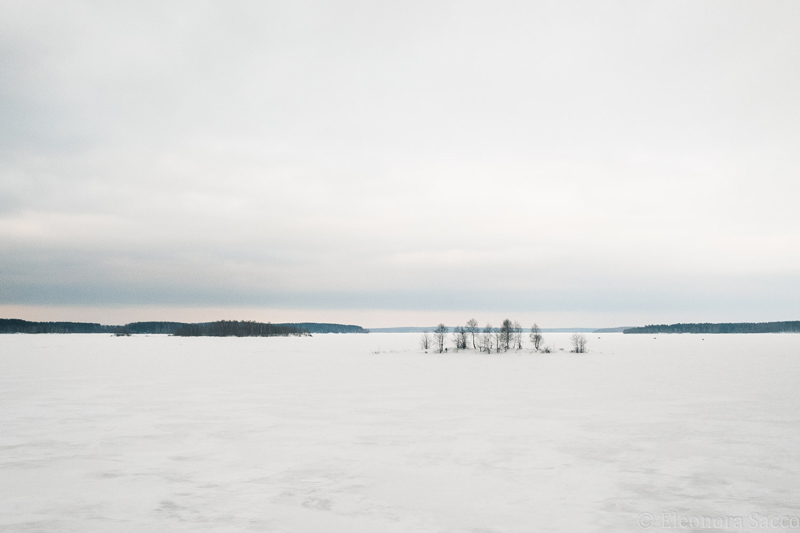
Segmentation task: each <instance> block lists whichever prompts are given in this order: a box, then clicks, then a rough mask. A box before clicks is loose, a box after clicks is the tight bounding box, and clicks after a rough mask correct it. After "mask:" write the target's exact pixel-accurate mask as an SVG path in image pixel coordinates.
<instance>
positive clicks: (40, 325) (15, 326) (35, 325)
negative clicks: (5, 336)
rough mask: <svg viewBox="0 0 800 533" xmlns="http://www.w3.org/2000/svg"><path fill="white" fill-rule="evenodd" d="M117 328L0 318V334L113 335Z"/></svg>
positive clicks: (91, 324)
mask: <svg viewBox="0 0 800 533" xmlns="http://www.w3.org/2000/svg"><path fill="white" fill-rule="evenodd" d="M118 328H119V326H104V325H102V324H93V323H89V322H29V321H27V320H20V319H18V318H0V333H114V332H115V331H116V330H117V329H118Z"/></svg>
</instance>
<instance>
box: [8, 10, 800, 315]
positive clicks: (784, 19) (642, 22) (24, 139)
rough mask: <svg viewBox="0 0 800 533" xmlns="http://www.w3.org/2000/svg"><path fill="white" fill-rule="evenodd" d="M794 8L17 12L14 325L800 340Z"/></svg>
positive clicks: (12, 83)
mask: <svg viewBox="0 0 800 533" xmlns="http://www.w3.org/2000/svg"><path fill="white" fill-rule="evenodd" d="M798 95H800V2H797V1H794V0H790V1H771V2H757V1H750V2H744V1H730V0H724V1H711V0H705V1H702V2H698V1H696V0H691V1H648V2H642V1H640V0H632V1H627V2H620V1H605V2H596V1H583V2H574V1H572V2H570V1H563V0H558V1H552V2H531V1H525V2H522V1H520V2H501V1H491V2H489V1H485V2H469V1H457V2H456V1H453V2H444V1H442V2H437V1H431V0H426V1H421V2H408V1H403V2H374V1H363V2H351V1H337V2H321V1H305V2H304V1H296V0H292V1H280V2H278V1H274V2H269V1H263V2H262V1H260V2H200V1H196V0H192V1H186V2H164V1H154V2H142V1H135V2H133V1H131V2H73V1H51V2H36V1H31V0H25V1H5V0H0V315H3V316H7V317H10V316H14V317H18V318H27V319H32V320H40V319H77V320H92V321H97V322H104V323H120V322H126V321H132V320H142V319H172V320H213V319H220V318H238V319H257V320H265V321H266V320H271V321H273V322H281V321H291V320H308V321H334V322H348V323H358V324H361V325H364V326H368V327H369V326H373V327H377V326H391V325H397V326H399V325H428V324H435V323H437V322H439V321H440V320H442V321H445V322H447V323H449V324H451V325H452V324H456V323H458V322H461V323H463V322H464V321H466V320H467V319H468V318H470V317H471V316H475V317H476V318H478V320H479V321H481V322H486V321H492V322H494V323H498V322H499V321H500V320H502V318H503V317H505V316H510V317H511V318H512V319H517V320H520V321H522V322H525V323H526V324H527V322H529V321H533V320H536V321H538V322H539V323H540V325H542V326H543V327H560V326H597V327H601V326H621V325H642V324H646V323H653V322H677V321H765V320H797V319H800V215H799V214H798V207H797V203H798V193H800V172H798V170H799V169H800V98H798Z"/></svg>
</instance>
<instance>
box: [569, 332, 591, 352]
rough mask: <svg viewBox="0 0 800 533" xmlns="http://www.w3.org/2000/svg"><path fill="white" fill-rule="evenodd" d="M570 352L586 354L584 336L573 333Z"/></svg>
mask: <svg viewBox="0 0 800 533" xmlns="http://www.w3.org/2000/svg"><path fill="white" fill-rule="evenodd" d="M570 340H572V351H573V352H575V353H586V342H587V341H586V336H584V335H582V334H580V333H574V334H573V335H572V337H570Z"/></svg>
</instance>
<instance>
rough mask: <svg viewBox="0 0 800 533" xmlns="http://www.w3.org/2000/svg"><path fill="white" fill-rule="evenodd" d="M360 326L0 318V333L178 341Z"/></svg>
mask: <svg viewBox="0 0 800 533" xmlns="http://www.w3.org/2000/svg"><path fill="white" fill-rule="evenodd" d="M368 332H369V330H366V329H364V328H362V327H361V326H354V325H346V324H327V323H317V322H299V323H285V324H272V323H269V322H266V323H265V322H255V321H250V320H218V321H215V322H201V323H187V322H163V321H151V322H131V323H129V324H125V325H121V326H114V325H103V324H96V323H92V322H32V321H28V320H22V319H19V318H0V334H3V333H31V334H39V333H109V334H113V335H121V336H122V335H126V336H127V335H142V334H151V335H176V336H182V337H198V336H202V337H206V336H209V337H273V336H285V335H308V334H313V333H368Z"/></svg>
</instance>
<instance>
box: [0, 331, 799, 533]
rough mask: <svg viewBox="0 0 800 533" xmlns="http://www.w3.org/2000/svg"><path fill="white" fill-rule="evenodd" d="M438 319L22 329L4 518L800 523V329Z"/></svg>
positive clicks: (0, 370)
mask: <svg viewBox="0 0 800 533" xmlns="http://www.w3.org/2000/svg"><path fill="white" fill-rule="evenodd" d="M568 337H569V335H568V334H552V333H551V334H545V341H546V343H547V344H552V343H553V342H555V343H556V345H557V346H560V347H564V348H566V347H568ZM598 337H599V338H598ZM418 338H419V335H417V334H368V335H317V336H314V337H311V338H224V339H218V338H178V337H166V336H134V337H130V338H115V337H111V336H105V335H0V452H1V453H0V531H4V532H5V531H13V532H34V531H35V532H80V533H85V532H104V533H105V532H170V531H274V532H298V533H317V532H343V533H344V532H347V533H358V532H364V533H380V532H397V533H400V532H442V533H444V532H471V533H492V532H498V533H499V532H509V533H511V532H525V533H530V532H544V531H565V532H583V531H608V532H624V531H643V530H644V529H643V526H645V527H646V526H648V525H651V526H652V527H651V529H652V530H661V529H665V528H666V527H667V526H673V527H671V529H682V530H693V529H694V530H698V529H700V528H691V522H690V520H692V519H694V518H695V517H706V518H708V519H710V520H712V519H713V520H716V522H709V523H710V524H711V525H712V526H713V529H714V530H716V531H738V530H742V531H754V530H755V531H759V530H763V531H784V530H786V531H799V530H800V524H798V522H796V521H795V522H793V521H792V519H793V517H798V516H800V499H798V489H800V386H798V385H800V335H791V334H786V335H780V334H775V335H738V336H737V335H717V336H714V335H705V336H700V335H673V336H669V335H657V336H655V337H654V336H652V335H649V336H648V335H635V336H634V335H622V334H602V335H598V334H592V335H588V338H589V344H588V348H589V350H590V353H588V354H585V355H577V354H569V353H564V352H558V353H554V354H546V355H544V354H531V353H527V352H520V353H506V354H499V355H497V354H492V355H484V354H477V353H471V352H466V353H464V352H462V353H458V354H454V353H448V354H433V353H428V354H424V353H421V352H420V350H419V348H418V342H417V341H418ZM754 513H757V514H756V515H755V519H756V520H759V522H758V527H752V525H753V524H752V520H754V516H753V515H754ZM665 514H666V517H665ZM651 517H652V521H650V519H651ZM722 517H733V518H735V517H741V518H742V520H743V522H741V523H737V522H736V521H733V520H731V519H730V518H726V520H728V522H727V523H726V524H723V523H722V521H721V518H722ZM761 517H764V519H765V520H766V519H771V520H772V521H771V522H767V523H764V522H763V521H761ZM665 518H666V520H667V522H664V520H665ZM684 518H685V519H686V521H685V524H687V527H684V528H681V527H679V526H680V524H678V523H675V524H671V523H670V521H671V520H676V521H679V520H682V519H684ZM718 518H719V520H717V519H718ZM696 523H697V522H695V524H696ZM795 525H796V526H797V527H795ZM706 529H708V528H706Z"/></svg>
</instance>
